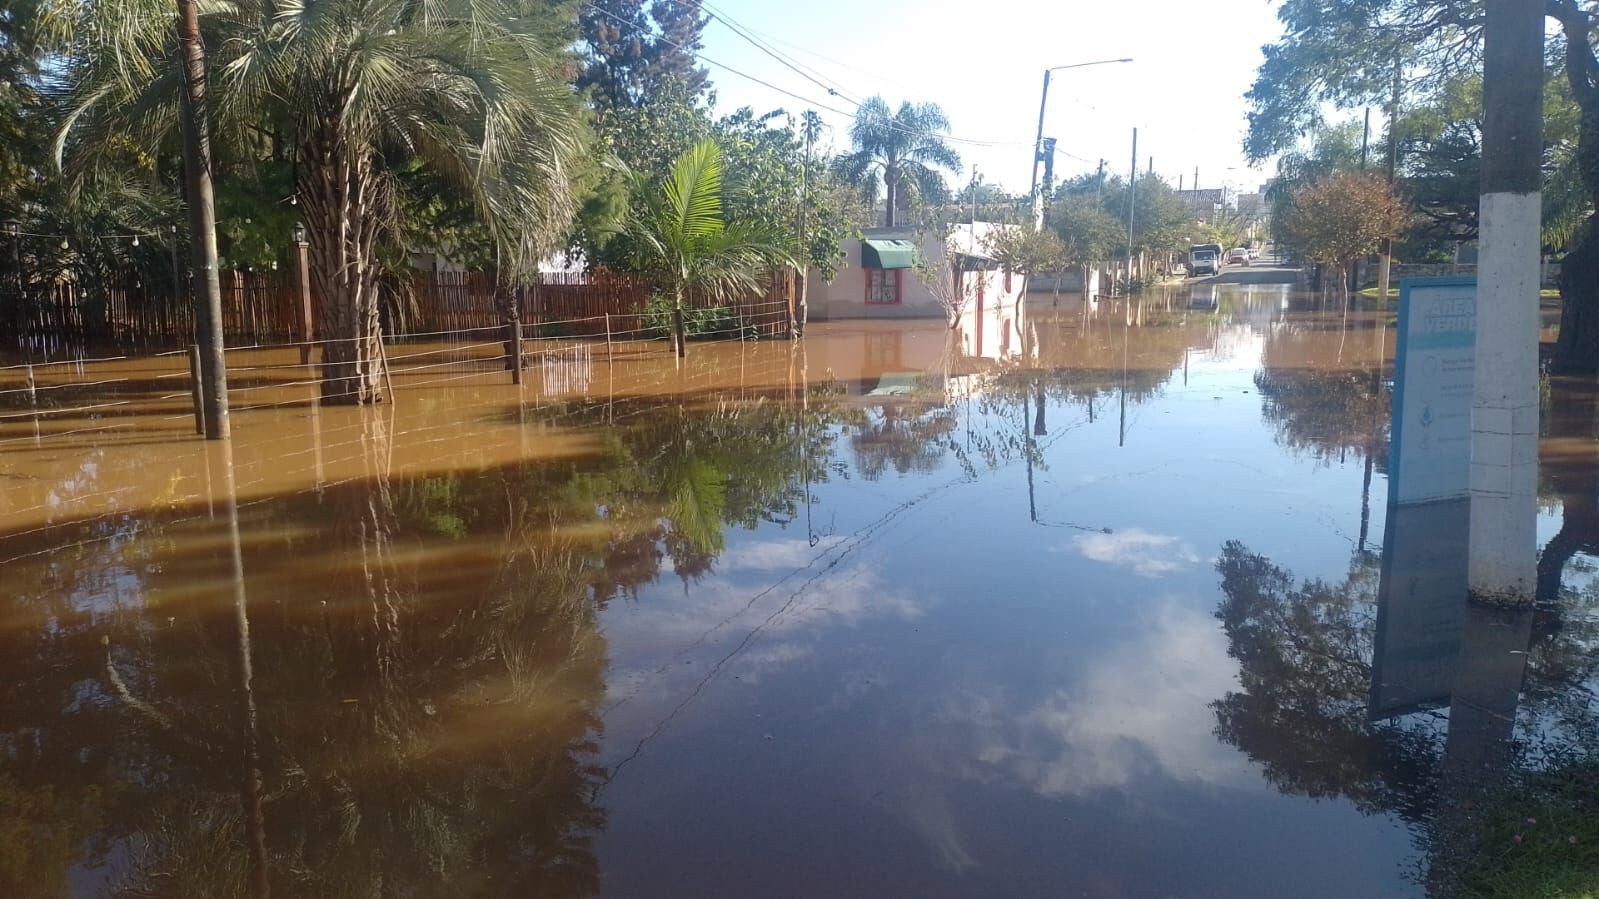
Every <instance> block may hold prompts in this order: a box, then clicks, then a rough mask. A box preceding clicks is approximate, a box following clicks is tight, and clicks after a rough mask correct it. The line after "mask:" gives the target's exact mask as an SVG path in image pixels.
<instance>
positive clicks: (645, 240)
mask: <svg viewBox="0 0 1599 899" xmlns="http://www.w3.org/2000/svg"><path fill="white" fill-rule="evenodd" d="M636 190H637V193H638V195H640V196H641V198H642V200H643V208H642V209H640V210H638V211H636V212H635V214H634V215H633V217H632V220H631V222H630V223H629V225H628V229H627V230H628V235H629V236H630V237H631V238H632V242H633V245H634V247H633V257H634V258H633V259H632V260H631V263H632V265H633V268H634V269H635V270H636V271H638V272H640V273H642V274H644V275H645V276H646V277H648V278H650V279H651V280H652V281H653V282H654V284H655V287H656V289H657V290H659V291H660V292H661V293H662V294H663V295H665V296H667V297H669V298H671V300H672V304H673V305H672V309H673V313H672V315H673V323H672V331H673V342H674V343H675V344H676V351H677V355H678V356H683V355H684V354H685V353H686V352H687V350H686V349H685V347H684V345H683V343H684V334H683V301H684V299H685V298H686V297H687V296H689V295H691V294H693V295H696V296H699V297H703V298H705V299H709V300H710V301H712V302H715V303H718V304H722V303H727V302H730V301H732V300H733V299H735V298H737V297H739V296H741V295H748V294H750V293H753V292H755V291H757V290H759V289H760V286H761V277H762V276H763V275H765V274H767V273H769V272H771V270H772V269H774V268H778V267H779V266H785V265H789V266H792V265H796V264H797V263H795V261H794V258H793V256H792V254H790V253H789V251H788V250H787V249H786V248H785V246H784V239H783V237H782V236H781V235H776V234H769V233H766V231H765V230H764V229H762V228H759V227H755V226H751V225H747V224H740V223H733V224H729V223H728V222H726V221H725V220H724V219H723V217H722V152H721V150H719V149H718V148H717V146H716V144H715V142H713V141H711V140H709V139H707V140H703V141H700V142H699V143H698V144H696V145H695V146H693V147H691V148H690V149H689V150H688V151H686V152H685V153H684V154H683V155H682V156H680V157H678V159H677V162H676V163H674V164H673V166H672V172H671V174H670V175H668V176H667V178H666V182H665V183H664V184H663V185H662V186H661V189H660V190H659V191H658V192H656V191H651V190H648V189H646V188H645V187H644V185H642V184H640V185H636Z"/></svg>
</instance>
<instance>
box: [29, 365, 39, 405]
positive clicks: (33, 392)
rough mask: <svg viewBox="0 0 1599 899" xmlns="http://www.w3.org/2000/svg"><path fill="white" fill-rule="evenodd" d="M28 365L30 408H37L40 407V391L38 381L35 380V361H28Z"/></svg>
mask: <svg viewBox="0 0 1599 899" xmlns="http://www.w3.org/2000/svg"><path fill="white" fill-rule="evenodd" d="M27 365H28V370H27V375H28V408H30V409H37V408H39V393H38V386H37V382H36V381H34V380H33V362H32V361H31V360H30V361H29V362H28V363H27Z"/></svg>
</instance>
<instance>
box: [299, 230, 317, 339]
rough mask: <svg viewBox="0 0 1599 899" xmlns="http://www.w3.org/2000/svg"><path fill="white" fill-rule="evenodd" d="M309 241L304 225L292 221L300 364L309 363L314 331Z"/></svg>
mask: <svg viewBox="0 0 1599 899" xmlns="http://www.w3.org/2000/svg"><path fill="white" fill-rule="evenodd" d="M310 262H311V243H310V241H308V240H306V239H305V225H304V224H303V223H301V222H295V223H294V289H295V293H296V294H298V296H297V297H296V300H297V302H296V303H295V304H294V315H295V318H296V319H298V321H296V322H295V324H296V325H297V326H298V327H299V329H300V364H301V365H310V364H311V343H312V341H314V340H315V339H316V333H315V331H314V328H313V325H312V318H311V265H310Z"/></svg>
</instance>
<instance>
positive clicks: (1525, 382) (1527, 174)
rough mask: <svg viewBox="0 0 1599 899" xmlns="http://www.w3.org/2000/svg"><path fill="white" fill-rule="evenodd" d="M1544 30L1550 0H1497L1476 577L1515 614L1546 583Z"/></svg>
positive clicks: (1486, 187) (1478, 421)
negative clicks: (1542, 558) (1541, 496)
mask: <svg viewBox="0 0 1599 899" xmlns="http://www.w3.org/2000/svg"><path fill="white" fill-rule="evenodd" d="M1543 27H1544V5H1543V4H1542V3H1537V2H1534V0H1488V3H1487V23H1486V26H1485V28H1484V29H1483V126H1482V207H1481V211H1480V213H1479V220H1480V222H1481V256H1480V259H1479V263H1478V266H1477V271H1478V279H1477V346H1476V360H1475V365H1474V370H1473V389H1472V407H1471V516H1470V522H1471V537H1470V546H1469V553H1468V560H1469V561H1468V563H1467V576H1468V588H1469V589H1470V591H1471V596H1472V598H1473V599H1478V600H1485V601H1489V602H1493V603H1497V604H1505V605H1514V606H1527V605H1530V604H1531V603H1532V600H1533V592H1534V588H1535V583H1536V581H1537V552H1538V533H1537V519H1538V330H1539V312H1538V286H1539V280H1540V279H1539V253H1540V250H1541V243H1542V241H1541V236H1540V231H1541V228H1540V224H1541V221H1542V211H1543V197H1542V193H1541V191H1542V187H1543V173H1542V170H1541V163H1542V159H1543V82H1544V68H1543V66H1544V57H1543V48H1544V45H1543V38H1544V31H1543Z"/></svg>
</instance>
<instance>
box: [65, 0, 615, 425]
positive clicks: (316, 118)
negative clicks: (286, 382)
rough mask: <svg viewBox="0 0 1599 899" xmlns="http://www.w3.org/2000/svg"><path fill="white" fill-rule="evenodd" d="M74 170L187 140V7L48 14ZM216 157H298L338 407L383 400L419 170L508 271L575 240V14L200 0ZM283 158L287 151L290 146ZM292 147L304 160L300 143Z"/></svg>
mask: <svg viewBox="0 0 1599 899" xmlns="http://www.w3.org/2000/svg"><path fill="white" fill-rule="evenodd" d="M45 6H46V14H45V20H46V21H47V22H49V23H51V24H52V25H53V28H52V29H51V31H52V32H53V33H54V35H55V39H56V43H57V45H58V46H57V50H58V52H59V53H60V54H61V57H62V58H63V59H65V60H67V63H66V65H65V66H64V67H63V70H62V72H61V78H60V82H61V84H62V85H63V88H64V94H63V96H62V97H61V98H60V100H61V103H62V107H63V121H64V123H65V124H64V125H63V127H62V129H61V133H60V135H59V137H58V140H57V155H58V158H59V159H61V160H62V162H63V164H64V165H65V167H66V168H68V169H69V170H71V169H74V168H76V167H81V166H83V165H85V164H87V163H89V162H92V160H94V159H96V158H98V157H100V156H101V155H102V154H103V153H104V151H105V150H106V148H108V147H124V148H125V147H127V146H129V145H132V146H133V147H135V148H138V149H141V150H145V151H148V152H151V153H159V152H160V151H161V149H162V148H163V146H167V145H169V143H168V142H169V141H170V138H171V135H172V134H173V133H174V131H176V129H177V127H178V121H179V116H178V110H179V103H180V95H181V91H180V81H181V79H179V78H178V77H177V52H176V42H175V41H174V40H173V33H174V24H175V7H174V6H173V4H172V3H171V2H170V0H115V2H112V0H87V2H85V0H46V2H45ZM200 8H201V17H200V30H201V38H202V40H203V41H204V44H205V51H206V57H207V61H208V69H209V76H208V82H209V84H208V86H207V91H208V93H209V98H210V99H209V103H210V107H211V120H212V123H213V127H212V139H213V141H214V142H215V143H218V144H220V145H221V146H222V150H223V152H222V153H221V154H219V156H226V157H230V158H233V159H236V160H244V161H246V163H245V166H244V167H248V165H249V164H253V163H254V162H255V161H258V160H261V159H263V158H264V157H265V156H266V155H267V153H272V154H274V155H276V154H280V153H281V154H282V155H283V156H286V157H287V158H289V159H292V160H293V161H294V163H295V169H296V171H297V173H298V183H297V184H296V187H295V191H296V195H297V197H298V200H299V204H300V206H301V208H302V209H303V211H304V215H305V224H306V226H307V228H308V229H309V231H310V237H311V275H312V283H313V285H314V287H315V288H316V295H317V296H318V297H319V299H320V302H321V321H322V324H323V327H322V328H321V330H322V331H323V335H322V336H324V337H326V338H330V339H331V341H332V342H331V343H329V344H328V345H327V348H326V351H325V354H324V357H323V378H324V384H323V401H324V402H335V403H352V402H371V401H375V400H376V399H378V398H379V384H380V375H381V367H380V363H379V354H378V341H379V338H380V335H379V331H378V305H379V304H378V296H379V282H380V280H381V279H382V277H383V267H382V266H381V265H380V264H378V258H377V252H378V249H379V248H380V247H381V245H382V244H384V243H385V242H386V241H387V242H393V241H394V240H396V239H397V238H396V234H397V230H398V228H397V224H398V222H397V218H398V216H399V214H400V205H401V204H400V203H399V202H398V198H397V191H398V190H399V189H400V188H399V186H398V184H397V178H396V177H395V175H396V172H397V171H398V169H399V167H401V166H403V165H405V164H407V163H408V162H410V161H413V160H420V161H423V162H425V163H426V164H427V165H429V166H430V167H432V168H433V169H434V170H436V171H438V172H439V173H440V174H441V176H443V177H444V178H446V179H448V180H449V181H451V182H453V183H454V184H455V186H457V187H458V188H459V189H460V190H461V191H462V192H463V193H464V195H466V196H468V197H470V198H471V199H472V201H473V202H474V205H475V206H476V207H477V209H478V213H479V215H480V217H481V218H482V220H483V222H484V224H486V225H487V226H488V230H489V232H490V233H491V234H492V236H493V238H494V242H495V244H496V245H497V246H498V247H499V248H500V250H501V258H502V259H503V260H504V266H505V268H504V269H502V272H501V275H502V278H503V277H505V276H506V274H507V270H508V271H509V272H513V273H517V272H523V271H527V270H529V269H530V268H531V267H532V266H533V265H535V264H536V263H537V261H538V259H539V258H541V257H542V256H543V255H544V254H545V253H547V252H548V251H549V250H550V249H552V248H553V246H554V245H555V243H556V242H557V241H558V240H559V239H560V237H561V236H562V235H563V234H564V233H565V231H566V229H567V227H568V225H569V224H570V222H571V217H572V214H573V212H574V209H575V201H574V197H573V189H572V176H573V172H572V169H573V168H574V165H575V163H576V162H577V161H578V160H579V158H580V157H581V155H582V154H583V152H584V150H585V142H584V140H583V137H582V135H583V134H584V129H583V127H582V116H581V113H580V111H579V109H578V103H577V100H576V98H575V95H574V94H573V92H572V90H571V89H570V87H569V86H568V84H567V81H566V77H565V69H564V66H565V65H566V64H567V50H566V48H567V46H568V45H569V35H568V34H567V33H566V28H567V26H569V25H570V16H568V17H567V19H566V20H563V19H561V18H560V16H559V15H558V14H556V13H553V12H550V11H548V10H543V9H540V8H539V7H538V6H537V5H531V4H519V3H505V2H497V0H429V2H425V3H419V2H416V0H316V2H311V0H231V2H227V3H202V4H201V7H200ZM279 147H283V148H284V149H281V150H280V149H277V148H279ZM289 147H292V149H287V148H289Z"/></svg>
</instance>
